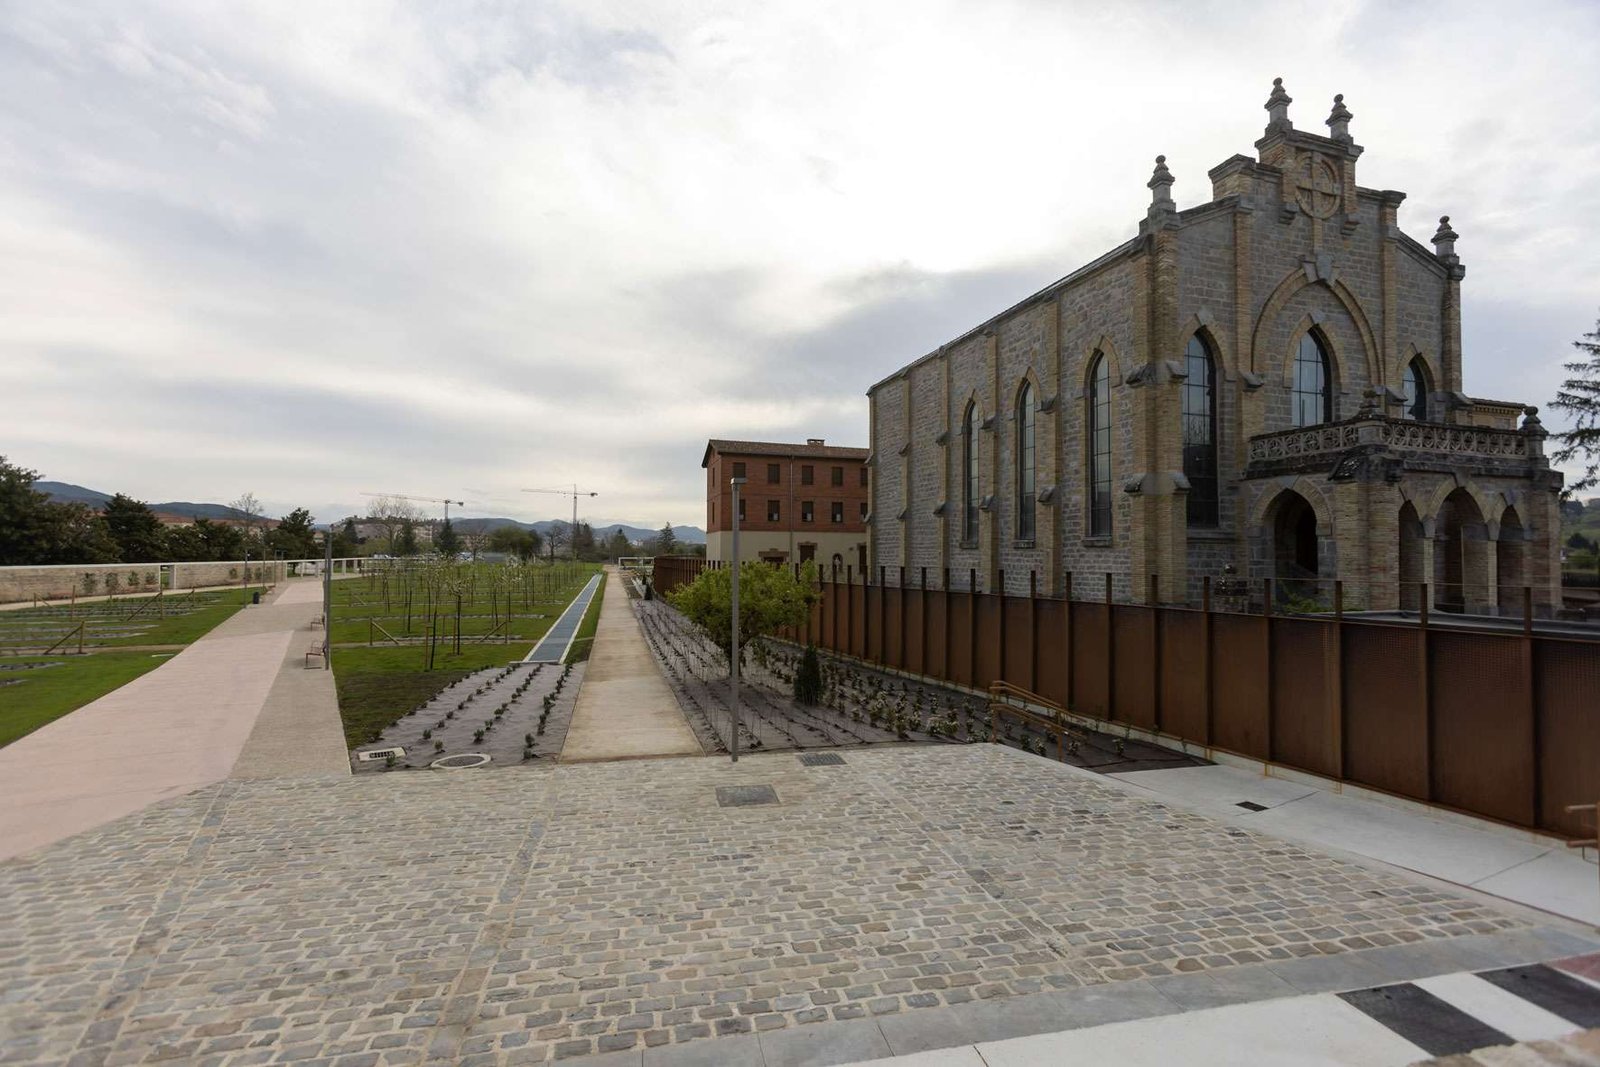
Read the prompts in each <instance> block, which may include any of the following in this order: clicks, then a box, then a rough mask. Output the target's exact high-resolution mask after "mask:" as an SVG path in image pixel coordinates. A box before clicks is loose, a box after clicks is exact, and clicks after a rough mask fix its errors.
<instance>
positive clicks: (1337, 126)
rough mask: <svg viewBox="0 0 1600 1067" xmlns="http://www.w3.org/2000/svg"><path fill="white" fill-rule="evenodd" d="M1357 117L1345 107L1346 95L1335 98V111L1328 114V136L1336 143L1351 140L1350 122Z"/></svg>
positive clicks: (1340, 94)
mask: <svg viewBox="0 0 1600 1067" xmlns="http://www.w3.org/2000/svg"><path fill="white" fill-rule="evenodd" d="M1354 117H1355V116H1354V115H1352V114H1350V109H1349V108H1347V107H1345V106H1344V94H1343V93H1339V94H1338V95H1336V96H1335V97H1334V98H1333V110H1332V111H1331V112H1330V113H1329V114H1328V135H1329V136H1330V137H1332V138H1333V139H1334V140H1335V141H1348V140H1350V120H1351V119H1352V118H1354Z"/></svg>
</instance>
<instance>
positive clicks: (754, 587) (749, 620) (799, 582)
mask: <svg viewBox="0 0 1600 1067" xmlns="http://www.w3.org/2000/svg"><path fill="white" fill-rule="evenodd" d="M816 580H817V571H816V567H815V565H813V564H811V563H809V562H808V563H807V564H806V565H805V566H804V567H802V568H801V569H800V577H798V578H796V577H795V575H794V572H793V571H792V570H791V569H790V568H788V567H774V566H772V565H771V564H767V563H760V562H757V561H755V560H748V561H746V562H745V563H743V564H741V565H740V566H739V640H740V644H741V648H740V653H741V654H740V659H741V660H742V659H743V658H744V657H743V651H744V647H746V644H747V643H749V644H758V643H760V642H761V641H762V640H763V639H764V638H766V637H769V636H771V635H772V634H774V633H777V632H778V631H779V630H780V629H782V628H783V627H785V626H799V625H800V624H802V623H803V622H805V620H806V617H807V616H808V615H809V614H810V611H811V604H812V601H813V600H814V599H815V597H816V593H815V592H814V590H815V589H816ZM668 599H669V600H671V602H672V606H673V607H675V608H677V609H678V610H679V611H681V612H683V614H684V615H685V616H686V617H687V618H688V619H689V621H690V622H693V623H694V624H695V625H697V626H699V627H700V629H701V630H703V631H704V632H705V635H706V637H708V638H709V639H710V640H711V642H712V644H714V645H716V646H717V647H718V648H720V649H721V650H722V655H723V657H724V658H730V657H731V656H732V652H733V617H732V616H733V570H732V569H731V568H729V567H718V568H716V569H714V570H704V571H701V572H700V576H699V577H698V578H696V579H695V580H694V581H693V582H690V583H689V584H688V585H685V586H680V587H679V588H678V589H676V590H674V591H673V592H672V594H671V595H670V596H669V597H668Z"/></svg>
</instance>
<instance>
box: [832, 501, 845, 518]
mask: <svg viewBox="0 0 1600 1067" xmlns="http://www.w3.org/2000/svg"><path fill="white" fill-rule="evenodd" d="M832 518H833V521H834V522H843V521H844V501H843V500H835V501H834V502H833V516H832Z"/></svg>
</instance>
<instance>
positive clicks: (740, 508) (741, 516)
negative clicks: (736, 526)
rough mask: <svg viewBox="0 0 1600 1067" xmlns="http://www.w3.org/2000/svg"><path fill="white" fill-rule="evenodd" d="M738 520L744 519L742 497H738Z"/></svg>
mask: <svg viewBox="0 0 1600 1067" xmlns="http://www.w3.org/2000/svg"><path fill="white" fill-rule="evenodd" d="M739 521H740V522H743V521H744V497H740V498H739Z"/></svg>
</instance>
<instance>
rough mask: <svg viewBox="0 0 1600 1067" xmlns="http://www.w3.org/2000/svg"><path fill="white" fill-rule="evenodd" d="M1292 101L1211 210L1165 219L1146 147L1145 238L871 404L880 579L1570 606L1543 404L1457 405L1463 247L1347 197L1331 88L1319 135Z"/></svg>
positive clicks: (1364, 198)
mask: <svg viewBox="0 0 1600 1067" xmlns="http://www.w3.org/2000/svg"><path fill="white" fill-rule="evenodd" d="M1289 103H1290V98H1289V96H1288V94H1287V93H1286V92H1285V91H1284V90H1283V87H1282V84H1281V81H1279V82H1277V83H1275V84H1274V87H1273V91H1272V95H1271V98H1270V99H1269V100H1268V102H1267V105H1266V108H1267V111H1268V112H1269V116H1270V118H1269V123H1268V125H1267V128H1266V133H1265V135H1264V136H1263V137H1262V138H1261V139H1260V140H1259V141H1257V142H1256V149H1257V155H1256V157H1255V158H1251V157H1247V156H1242V155H1236V156H1233V157H1232V158H1230V159H1228V160H1225V161H1224V162H1223V163H1222V164H1221V165H1219V166H1217V167H1215V168H1214V169H1212V170H1211V171H1210V175H1209V176H1210V179H1211V186H1212V188H1211V199H1210V201H1209V202H1207V203H1204V204H1201V205H1200V206H1198V207H1193V208H1188V209H1185V210H1179V209H1178V207H1177V205H1176V204H1175V203H1174V201H1173V200H1172V197H1171V187H1172V185H1173V184H1174V181H1175V179H1174V178H1173V176H1172V174H1171V172H1170V171H1169V170H1168V169H1167V166H1166V160H1165V157H1157V161H1156V168H1155V172H1154V174H1153V176H1152V177H1151V179H1150V182H1149V187H1150V189H1151V204H1150V208H1149V211H1148V213H1147V215H1146V217H1145V219H1144V220H1143V221H1142V222H1141V223H1140V224H1139V232H1138V235H1137V236H1136V237H1134V238H1133V239H1131V240H1129V241H1128V242H1126V243H1125V244H1123V245H1121V246H1119V247H1117V248H1114V249H1112V250H1111V251H1110V252H1108V253H1106V254H1105V255H1103V256H1101V257H1100V258H1099V259H1097V260H1095V261H1093V262H1092V263H1089V264H1087V265H1086V266H1084V267H1082V268H1080V269H1079V270H1077V271H1074V272H1073V273H1071V274H1069V275H1068V276H1067V277H1065V278H1063V279H1061V280H1060V281H1058V282H1056V283H1055V284H1053V285H1051V286H1049V287H1048V288H1046V289H1044V290H1043V291H1041V292H1039V293H1036V294H1034V295H1033V296H1031V297H1028V298H1027V299H1025V300H1023V301H1022V302H1021V303H1019V304H1017V305H1016V306H1014V307H1012V308H1010V309H1009V310H1007V311H1004V312H1002V313H1001V314H999V315H997V316H995V317H994V318H992V319H990V320H989V321H987V322H985V323H983V324H982V325H980V326H978V327H976V328H975V329H973V330H971V331H969V332H968V333H966V334H963V335H962V336H960V337H958V338H956V339H954V340H953V341H951V342H949V343H948V344H946V345H943V346H942V347H940V348H939V349H938V350H936V351H934V352H932V353H929V354H928V355H926V356H924V357H923V358H921V359H919V360H917V361H916V362H914V363H912V364H910V365H908V366H906V367H903V368H902V369H900V370H899V371H896V372H895V373H894V374H893V375H891V376H889V377H888V378H886V379H884V380H883V381H881V382H879V383H878V384H876V385H874V386H873V387H872V388H871V389H870V390H869V392H868V396H869V398H870V408H871V418H872V458H871V460H870V466H871V468H872V471H873V477H872V487H871V491H872V503H871V507H870V513H871V515H872V522H871V530H870V556H871V560H872V562H873V563H874V564H875V565H882V566H886V567H889V568H891V569H897V568H898V567H901V566H905V567H906V568H907V569H908V571H916V570H918V569H920V568H922V567H926V568H928V570H929V571H930V572H931V573H930V575H929V581H930V584H932V583H933V582H934V581H935V580H938V579H940V578H942V575H943V572H944V571H945V570H946V569H948V571H949V581H950V584H951V585H952V586H953V587H956V588H964V587H966V585H967V584H968V582H969V581H972V580H975V581H976V582H977V584H978V586H979V587H980V588H983V589H996V588H999V587H1000V586H1001V585H1002V583H1003V585H1004V588H1005V589H1006V590H1007V591H1008V592H1012V593H1026V592H1027V591H1028V588H1029V584H1030V578H1029V575H1030V572H1032V574H1033V581H1034V582H1035V583H1036V585H1037V588H1038V590H1039V591H1040V592H1041V593H1055V594H1059V593H1061V592H1062V591H1063V590H1064V588H1065V586H1066V584H1067V582H1068V581H1069V577H1068V575H1069V574H1070V575H1072V576H1074V578H1075V579H1076V580H1077V581H1079V582H1084V581H1090V582H1092V583H1093V588H1094V590H1095V591H1096V592H1099V591H1101V590H1103V588H1104V584H1103V583H1104V580H1105V579H1104V575H1106V574H1110V575H1112V581H1113V590H1114V595H1115V596H1116V597H1117V598H1118V599H1124V600H1135V601H1144V600H1147V599H1149V597H1150V596H1151V595H1152V592H1153V595H1154V596H1155V597H1156V598H1157V599H1159V600H1161V601H1163V602H1194V601H1197V600H1198V599H1199V598H1200V596H1201V589H1202V584H1203V580H1204V579H1205V578H1207V577H1210V578H1212V579H1214V580H1215V579H1217V578H1220V577H1222V576H1223V573H1224V568H1225V567H1227V566H1229V565H1230V564H1231V565H1233V566H1234V567H1235V568H1236V570H1237V574H1238V575H1239V576H1240V577H1245V578H1248V579H1252V581H1250V582H1249V588H1250V590H1251V592H1250V594H1249V595H1250V596H1251V598H1252V599H1254V600H1256V601H1257V602H1258V603H1259V602H1260V600H1261V599H1262V598H1263V597H1264V596H1265V592H1266V589H1267V585H1266V583H1265V582H1264V581H1262V580H1263V579H1275V580H1276V581H1277V587H1276V588H1277V590H1278V593H1277V594H1276V595H1278V596H1280V597H1282V596H1295V597H1301V598H1305V597H1309V598H1313V599H1315V600H1318V601H1320V602H1322V603H1325V604H1326V603H1330V602H1331V600H1332V598H1333V596H1334V588H1335V583H1336V582H1337V583H1338V587H1339V593H1340V594H1341V595H1342V597H1343V603H1344V606H1345V607H1346V608H1348V609H1351V610H1359V609H1377V610H1391V609H1396V608H1416V607H1418V606H1420V605H1421V603H1422V602H1423V598H1426V600H1427V602H1428V603H1429V604H1430V605H1431V606H1434V607H1436V608H1443V609H1454V610H1465V611H1467V612H1472V613H1483V614H1506V613H1520V612H1521V610H1522V605H1523V597H1524V589H1528V590H1531V597H1532V602H1533V604H1534V606H1535V608H1536V610H1538V611H1540V612H1541V613H1543V612H1546V611H1548V610H1549V609H1550V607H1551V606H1552V605H1554V604H1557V603H1559V594H1560V590H1559V582H1560V577H1559V564H1558V562H1557V560H1558V552H1559V548H1558V544H1557V539H1556V533H1557V528H1558V522H1557V512H1556V501H1557V494H1558V493H1559V490H1560V485H1561V477H1560V474H1559V473H1557V472H1554V471H1552V470H1551V469H1550V467H1549V464H1548V462H1547V461H1546V459H1545V457H1544V452H1543V442H1544V437H1545V432H1544V430H1543V429H1542V427H1541V426H1540V425H1539V421H1538V418H1537V415H1536V409H1533V408H1524V407H1523V406H1522V405H1521V404H1515V403H1508V402H1501V401H1489V400H1481V399H1475V398H1472V397H1469V396H1467V395H1466V394H1465V393H1464V392H1463V384H1462V353H1461V315H1460V309H1461V281H1462V278H1463V277H1464V276H1465V268H1464V267H1463V266H1462V264H1461V260H1460V258H1459V257H1458V256H1457V255H1456V253H1455V242H1456V240H1457V234H1456V233H1455V231H1454V230H1453V229H1452V228H1451V227H1450V224H1449V220H1448V218H1447V219H1443V220H1441V222H1440V225H1439V228H1438V232H1437V233H1436V234H1435V235H1434V237H1433V239H1432V244H1433V249H1432V250H1431V251H1430V250H1429V249H1428V248H1426V247H1425V246H1423V245H1422V244H1420V243H1419V242H1417V241H1415V240H1413V239H1412V238H1411V237H1409V236H1407V235H1406V234H1404V233H1403V232H1401V230H1400V228H1399V225H1398V210H1399V206H1400V204H1401V202H1402V201H1403V200H1404V199H1405V194H1403V193H1399V192H1394V191H1392V190H1376V189H1368V188H1364V187H1362V186H1360V185H1358V184H1357V183H1356V162H1357V160H1358V158H1359V157H1360V155H1361V153H1362V148H1361V147H1360V146H1359V145H1357V144H1355V142H1354V141H1353V140H1352V139H1351V136H1350V133H1349V123H1350V118H1351V115H1350V112H1349V111H1348V110H1347V109H1346V108H1345V106H1344V103H1343V99H1342V97H1336V98H1335V102H1334V107H1333V111H1332V114H1331V115H1330V116H1329V118H1328V120H1327V125H1328V127H1329V133H1328V135H1327V136H1323V135H1320V134H1313V133H1308V132H1304V131H1301V130H1297V129H1295V128H1294V126H1293V124H1292V123H1291V122H1290V120H1289V114H1288V110H1289ZM1196 353H1198V355H1196ZM1100 360H1103V361H1104V375H1105V377H1104V379H1103V381H1104V382H1105V388H1106V390H1107V392H1108V394H1109V395H1108V396H1107V397H1105V398H1103V400H1104V403H1103V404H1102V405H1101V407H1100V410H1101V411H1102V412H1104V413H1105V414H1104V415H1103V416H1102V419H1103V421H1105V422H1107V423H1108V425H1107V426H1105V427H1104V432H1103V433H1102V436H1101V441H1102V452H1104V451H1106V450H1107V449H1106V445H1107V444H1108V445H1109V455H1110V460H1109V467H1110V471H1109V478H1107V477H1106V476H1105V465H1104V464H1102V465H1101V468H1100V470H1101V477H1100V478H1099V483H1100V485H1101V486H1102V487H1104V486H1106V485H1109V490H1110V491H1109V498H1110V499H1109V507H1108V508H1107V507H1105V506H1102V508H1101V512H1100V514H1101V521H1100V522H1095V521H1094V520H1093V518H1092V516H1091V503H1090V502H1091V498H1092V496H1093V494H1094V485H1093V483H1094V482H1095V480H1096V479H1095V477H1094V469H1095V466H1094V443H1093V441H1092V440H1091V421H1092V419H1091V404H1092V401H1093V397H1092V396H1091V393H1092V382H1091V377H1092V376H1094V375H1095V374H1096V371H1097V367H1098V361H1100ZM1207 368H1209V372H1208V370H1207ZM1207 379H1209V383H1210V384H1209V386H1207ZM1025 383H1026V385H1027V390H1028V391H1027V393H1026V404H1025V406H1026V408H1027V409H1028V411H1027V412H1025V411H1024V410H1023V406H1022V404H1021V402H1022V401H1023V399H1024V396H1025V394H1024V385H1025ZM1202 396H1204V397H1205V398H1206V399H1205V400H1200V399H1198V398H1199V397H1202ZM969 405H970V408H969ZM1186 405H1187V406H1186ZM969 412H973V413H975V415H973V416H972V418H971V422H972V425H973V426H974V427H976V429H974V430H971V431H969V430H968V429H967V423H968V421H969ZM1030 413H1031V422H1032V426H1033V431H1032V440H1033V446H1034V447H1033V455H1034V459H1033V463H1032V465H1031V468H1029V467H1028V465H1026V464H1022V463H1021V462H1020V460H1019V457H1020V456H1021V455H1022V454H1023V440H1024V437H1025V431H1024V430H1023V428H1022V427H1023V424H1024V420H1025V419H1027V418H1029V417H1030ZM1519 419H1520V420H1521V421H1520V424H1519ZM1206 426H1209V430H1198V429H1196V428H1197V427H1206ZM1186 431H1187V433H1188V434H1189V440H1188V441H1186V439H1185V435H1186ZM969 437H970V438H971V439H972V440H973V441H974V442H975V444H974V445H973V446H971V447H974V448H975V449H976V452H977V455H976V459H975V460H973V459H972V457H971V456H970V454H969V445H968V439H969ZM969 462H970V463H971V464H972V466H975V468H976V474H977V478H976V481H975V482H972V483H971V487H970V488H969V481H970V479H969V477H968V475H967V470H968V466H969ZM1029 469H1031V472H1032V476H1033V477H1032V480H1031V484H1032V486H1033V493H1032V498H1033V500H1034V504H1033V511H1032V513H1033V516H1034V521H1033V527H1034V528H1033V531H1032V536H1031V537H1030V536H1027V533H1028V529H1027V522H1026V521H1025V516H1024V514H1023V512H1024V510H1025V509H1026V508H1027V506H1028V505H1027V501H1028V499H1029V496H1028V494H1027V492H1026V490H1025V484H1026V483H1027V479H1026V474H1027V472H1028V470H1029ZM1208 470H1209V471H1214V473H1215V486H1216V488H1215V489H1214V490H1210V489H1208V488H1207V480H1206V479H1205V478H1204V477H1203V475H1204V473H1205V472H1206V471H1208ZM1105 496H1106V494H1105V493H1104V492H1102V494H1101V499H1102V501H1104V499H1105ZM1191 498H1193V499H1191ZM974 513H975V514H976V515H977V521H976V529H975V530H973V529H970V527H971V526H972V525H973V524H972V523H971V522H970V521H969V520H968V516H970V515H972V514H974ZM1107 517H1108V519H1109V521H1108V522H1107V521H1106V518H1107ZM969 576H970V577H969Z"/></svg>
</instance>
